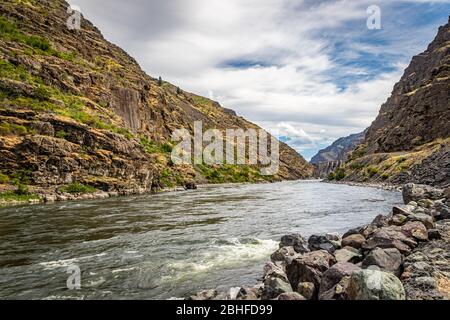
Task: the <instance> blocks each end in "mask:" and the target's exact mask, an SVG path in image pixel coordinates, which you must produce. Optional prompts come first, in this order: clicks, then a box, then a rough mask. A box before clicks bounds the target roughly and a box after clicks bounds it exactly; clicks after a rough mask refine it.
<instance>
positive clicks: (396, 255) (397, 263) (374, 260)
mask: <svg viewBox="0 0 450 320" xmlns="http://www.w3.org/2000/svg"><path fill="white" fill-rule="evenodd" d="M402 264H403V256H402V254H401V253H400V251H398V250H397V249H395V248H390V249H381V248H375V249H374V250H372V251H371V252H370V253H369V254H368V255H367V256H366V258H365V259H364V260H363V262H362V267H363V269H368V268H370V267H372V266H377V267H378V268H380V270H381V271H385V272H391V273H393V274H395V275H396V276H400V274H401V272H402Z"/></svg>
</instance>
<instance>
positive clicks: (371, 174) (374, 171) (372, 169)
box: [367, 167, 380, 178]
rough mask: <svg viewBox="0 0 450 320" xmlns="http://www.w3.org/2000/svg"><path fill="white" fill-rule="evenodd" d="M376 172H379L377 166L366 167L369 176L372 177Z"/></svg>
mask: <svg viewBox="0 0 450 320" xmlns="http://www.w3.org/2000/svg"><path fill="white" fill-rule="evenodd" d="M378 172H380V169H378V168H377V167H369V168H367V174H368V176H369V178H372V177H373V176H375V175H376V174H378Z"/></svg>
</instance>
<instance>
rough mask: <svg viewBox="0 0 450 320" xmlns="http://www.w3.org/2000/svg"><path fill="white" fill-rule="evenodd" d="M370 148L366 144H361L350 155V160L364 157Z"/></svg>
mask: <svg viewBox="0 0 450 320" xmlns="http://www.w3.org/2000/svg"><path fill="white" fill-rule="evenodd" d="M367 151H368V148H367V145H366V144H361V145H359V146H358V147H357V148H356V149H355V150H354V151H353V152H352V153H351V154H350V155H349V157H348V162H351V161H353V160H355V159H358V158H361V157H364V156H365V155H366V154H367Z"/></svg>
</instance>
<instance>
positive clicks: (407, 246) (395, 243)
mask: <svg viewBox="0 0 450 320" xmlns="http://www.w3.org/2000/svg"><path fill="white" fill-rule="evenodd" d="M395 228H397V229H398V227H387V228H381V229H377V230H376V231H375V232H374V233H373V234H372V235H371V236H370V238H369V239H368V240H367V241H366V242H365V243H364V244H363V246H362V249H363V250H368V251H372V250H373V249H375V248H382V249H388V248H396V249H398V250H399V251H400V252H401V253H402V254H409V253H410V252H411V249H413V248H415V247H416V246H417V242H415V241H414V240H412V239H410V238H408V237H407V236H405V235H404V234H403V233H402V232H400V231H398V230H397V229H395Z"/></svg>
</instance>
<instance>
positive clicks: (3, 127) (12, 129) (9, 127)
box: [0, 122, 29, 136]
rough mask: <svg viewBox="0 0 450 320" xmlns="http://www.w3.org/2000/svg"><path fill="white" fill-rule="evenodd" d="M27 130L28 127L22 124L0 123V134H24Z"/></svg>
mask: <svg viewBox="0 0 450 320" xmlns="http://www.w3.org/2000/svg"><path fill="white" fill-rule="evenodd" d="M28 131H29V130H28V128H27V127H25V126H23V125H19V124H15V123H9V122H2V123H0V136H9V135H17V136H24V135H26V134H28Z"/></svg>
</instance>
